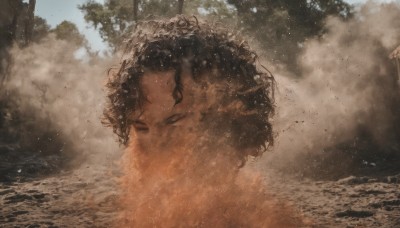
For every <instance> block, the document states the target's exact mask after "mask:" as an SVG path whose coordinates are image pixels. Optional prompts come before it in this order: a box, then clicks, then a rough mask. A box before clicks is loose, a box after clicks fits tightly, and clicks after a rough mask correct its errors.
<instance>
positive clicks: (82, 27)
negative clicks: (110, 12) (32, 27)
mask: <svg viewBox="0 0 400 228" xmlns="http://www.w3.org/2000/svg"><path fill="white" fill-rule="evenodd" d="M25 1H27V0H25ZM86 1H87V0H37V1H36V10H35V15H37V16H40V17H42V18H44V19H46V20H47V23H48V24H50V25H51V27H52V28H54V27H55V26H56V25H57V24H59V23H60V22H62V21H63V20H68V21H71V22H73V23H75V24H76V25H77V26H78V28H79V31H80V32H81V33H83V34H84V35H85V36H86V39H87V40H88V41H89V43H90V45H91V46H92V48H93V49H94V50H100V51H103V50H106V49H107V46H106V44H104V43H103V42H102V40H101V38H100V36H99V34H98V32H97V31H95V30H94V28H92V27H91V26H90V25H88V24H86V22H85V20H84V19H83V14H82V13H81V12H80V10H79V9H78V8H77V6H78V5H80V4H83V3H85V2H86ZM96 1H97V2H100V3H103V2H104V0H96ZM345 1H347V2H348V3H350V4H359V3H364V2H367V1H368V0H345ZM376 1H378V2H392V1H400V0H376Z"/></svg>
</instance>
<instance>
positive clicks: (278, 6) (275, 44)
mask: <svg viewBox="0 0 400 228" xmlns="http://www.w3.org/2000/svg"><path fill="white" fill-rule="evenodd" d="M228 3H229V4H232V5H233V6H234V7H235V8H236V10H237V14H238V18H239V20H238V21H239V23H238V26H239V27H240V28H242V29H243V30H244V31H245V32H248V33H251V34H252V36H255V37H256V39H257V40H258V41H259V43H260V44H261V46H262V47H263V49H264V50H265V51H266V56H267V57H268V58H269V59H270V60H271V61H273V62H276V63H284V64H286V65H288V66H289V67H290V68H291V69H292V70H296V57H297V56H298V54H299V52H300V51H301V47H302V44H303V42H304V41H305V40H306V39H307V38H310V37H314V36H319V35H322V34H323V33H324V32H325V29H324V21H325V19H326V18H327V17H328V16H338V17H340V18H342V19H347V18H350V17H351V16H352V8H351V6H350V5H349V4H347V3H345V2H344V1H343V0H329V1H327V0H296V1H293V0H228Z"/></svg>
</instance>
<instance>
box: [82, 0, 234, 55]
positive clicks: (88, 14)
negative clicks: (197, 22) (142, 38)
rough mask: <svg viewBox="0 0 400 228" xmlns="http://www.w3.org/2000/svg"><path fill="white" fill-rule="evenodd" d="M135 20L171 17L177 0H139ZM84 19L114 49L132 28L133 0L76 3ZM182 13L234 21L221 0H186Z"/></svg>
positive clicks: (174, 13)
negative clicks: (78, 4)
mask: <svg viewBox="0 0 400 228" xmlns="http://www.w3.org/2000/svg"><path fill="white" fill-rule="evenodd" d="M138 8H139V12H138V20H139V21H140V20H143V19H146V18H149V17H172V16H174V15H176V13H177V8H178V1H165V0H141V1H139V7H138ZM79 9H80V10H81V11H82V12H83V13H84V15H85V20H86V21H87V22H89V23H91V24H92V25H93V26H94V27H95V28H97V29H98V30H99V33H100V36H101V38H102V39H103V40H104V41H105V42H107V43H108V44H109V45H110V46H111V47H112V48H113V49H114V50H116V49H117V47H119V46H120V45H121V43H122V41H123V39H124V34H126V32H127V31H131V30H132V29H133V26H134V24H135V22H134V21H133V0H107V1H105V3H104V4H100V3H97V2H95V1H92V0H91V1H88V2H86V3H85V4H82V5H80V6H79ZM184 14H188V15H190V14H194V15H200V16H203V17H216V18H217V19H218V20H222V21H224V22H227V23H228V22H229V23H231V22H232V21H235V19H234V18H235V17H236V12H235V10H234V9H233V8H232V7H230V8H229V6H228V5H227V4H226V2H225V1H222V0H192V1H185V3H184Z"/></svg>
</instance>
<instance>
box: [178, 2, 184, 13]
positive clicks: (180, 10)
mask: <svg viewBox="0 0 400 228" xmlns="http://www.w3.org/2000/svg"><path fill="white" fill-rule="evenodd" d="M183 2H184V0H178V14H182V13H183Z"/></svg>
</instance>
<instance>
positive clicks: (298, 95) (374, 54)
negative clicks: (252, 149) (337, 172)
mask: <svg viewBox="0 0 400 228" xmlns="http://www.w3.org/2000/svg"><path fill="white" fill-rule="evenodd" d="M326 28H327V30H328V32H327V34H325V35H323V36H322V37H321V38H318V39H312V40H308V41H306V42H305V44H304V47H303V53H302V55H301V56H300V57H299V59H298V62H299V65H300V68H301V74H300V75H291V74H290V73H287V72H285V71H284V70H279V69H278V70H277V71H275V74H276V75H275V76H276V80H277V82H278V91H277V94H276V96H277V103H276V104H277V114H276V116H275V123H274V126H275V132H276V134H277V136H276V142H277V143H276V146H275V147H274V153H273V154H272V155H271V156H270V157H269V158H268V159H271V160H272V161H273V162H274V163H280V162H281V163H280V165H281V166H282V167H284V166H289V165H296V163H299V162H300V160H298V158H299V156H302V155H304V154H307V153H308V155H310V154H311V159H313V156H314V155H321V154H324V153H326V151H325V150H326V149H329V148H332V147H334V146H336V145H339V144H341V143H345V142H348V141H352V143H353V144H354V143H357V142H358V141H360V137H363V135H364V136H365V135H367V136H368V137H367V138H368V141H369V142H366V143H367V144H368V143H369V145H374V144H375V145H378V149H379V148H383V149H385V148H386V149H387V148H388V147H389V146H391V145H396V140H397V142H398V137H399V134H398V133H399V128H398V124H399V119H398V114H399V109H398V104H399V92H400V90H399V85H398V80H399V79H398V78H397V77H398V76H397V72H396V68H395V62H394V61H392V60H390V59H389V54H390V53H391V51H392V50H393V49H394V48H395V47H396V46H397V45H398V44H399V42H400V6H399V4H395V3H392V4H382V5H379V4H377V3H374V2H368V3H367V4H365V5H363V6H361V7H360V8H359V9H358V12H357V14H356V15H355V16H354V18H352V19H350V20H348V21H342V20H339V19H337V18H329V19H328V20H327V21H326ZM388 145H389V146H388ZM378 149H377V150H378ZM296 159H297V160H296ZM278 161H279V162H278ZM288 161H290V162H288ZM370 162H371V161H370ZM286 169H287V168H286ZM289 169H290V168H289Z"/></svg>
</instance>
